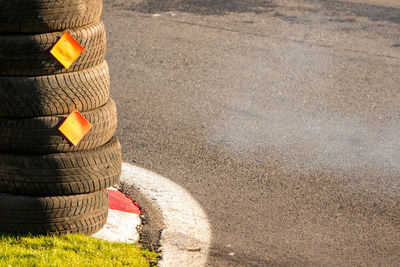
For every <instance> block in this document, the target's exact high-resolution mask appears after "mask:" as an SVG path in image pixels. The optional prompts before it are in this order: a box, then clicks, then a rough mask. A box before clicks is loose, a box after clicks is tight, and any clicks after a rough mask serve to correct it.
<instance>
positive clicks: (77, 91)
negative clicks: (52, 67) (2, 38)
mask: <svg viewBox="0 0 400 267" xmlns="http://www.w3.org/2000/svg"><path fill="white" fill-rule="evenodd" d="M109 94H110V75H109V71H108V66H107V63H106V61H103V63H101V64H100V65H98V66H96V67H93V68H90V69H86V70H82V71H77V72H72V73H61V74H55V75H47V76H32V77H30V76H21V77H15V76H0V99H1V101H2V103H1V105H0V116H2V117H38V116H48V115H61V114H69V113H71V112H72V111H73V110H75V109H76V110H78V111H79V112H85V111H89V110H93V109H96V108H98V107H100V106H103V105H104V104H105V103H106V102H107V100H108V99H109Z"/></svg>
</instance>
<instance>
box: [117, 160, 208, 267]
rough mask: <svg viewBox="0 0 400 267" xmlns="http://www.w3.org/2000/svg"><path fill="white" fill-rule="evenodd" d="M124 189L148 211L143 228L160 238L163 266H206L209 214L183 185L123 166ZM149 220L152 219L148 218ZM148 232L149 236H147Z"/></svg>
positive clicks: (153, 236)
mask: <svg viewBox="0 0 400 267" xmlns="http://www.w3.org/2000/svg"><path fill="white" fill-rule="evenodd" d="M120 188H121V190H122V192H124V193H125V194H126V195H128V196H134V197H135V200H136V201H138V202H139V203H140V204H141V207H142V208H143V209H144V210H146V212H147V215H148V216H145V217H146V219H148V221H147V220H146V221H145V225H144V226H148V229H146V227H144V228H143V230H144V234H145V235H146V234H147V235H149V237H150V238H152V239H153V240H151V241H152V242H154V241H155V240H156V239H155V237H158V238H159V244H160V248H159V250H160V251H161V257H162V259H161V261H160V262H159V266H204V265H205V264H206V262H207V257H208V251H209V248H210V242H211V229H210V225H209V223H208V219H207V216H206V214H205V213H204V211H203V209H202V208H201V206H200V205H199V204H198V203H197V201H196V200H194V199H193V198H192V197H191V196H190V194H189V193H188V192H187V191H186V190H184V189H183V188H182V187H180V186H179V185H177V184H175V183H173V182H171V181H170V180H168V179H166V178H164V177H162V176H160V175H157V174H155V173H153V172H151V171H148V170H146V169H143V168H140V167H137V166H134V165H131V164H128V163H122V175H121V181H120ZM147 217H148V218H147ZM146 232H147V233H146Z"/></svg>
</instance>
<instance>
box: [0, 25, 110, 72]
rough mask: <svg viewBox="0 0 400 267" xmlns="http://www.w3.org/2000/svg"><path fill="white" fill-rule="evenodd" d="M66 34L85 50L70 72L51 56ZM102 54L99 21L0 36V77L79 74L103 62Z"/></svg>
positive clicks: (103, 46)
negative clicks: (75, 26)
mask: <svg viewBox="0 0 400 267" xmlns="http://www.w3.org/2000/svg"><path fill="white" fill-rule="evenodd" d="M65 32H69V33H70V34H71V35H72V36H73V37H74V38H75V39H76V40H77V41H78V42H79V43H80V44H81V45H82V46H83V47H84V51H83V52H82V54H81V55H80V56H79V57H78V58H77V59H76V60H75V62H74V63H73V64H72V66H71V67H70V68H69V69H66V68H64V66H63V65H61V63H60V62H58V61H57V59H56V58H55V57H54V56H53V55H52V54H50V50H51V49H52V48H53V46H54V45H55V44H56V42H57V41H58V39H59V38H60V37H61V36H62V35H63V34H64V33H65ZM105 52H106V34H105V29H104V24H103V23H102V22H99V23H95V24H90V25H87V26H84V27H81V28H74V29H69V30H65V31H59V32H51V33H42V34H1V35H0V75H10V76H37V75H51V74H57V73H66V72H74V71H80V70H84V69H88V68H91V67H94V66H96V65H99V64H100V63H102V62H103V61H104V56H105Z"/></svg>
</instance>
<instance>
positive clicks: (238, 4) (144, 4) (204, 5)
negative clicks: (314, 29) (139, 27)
mask: <svg viewBox="0 0 400 267" xmlns="http://www.w3.org/2000/svg"><path fill="white" fill-rule="evenodd" d="M105 2H109V3H111V4H112V5H114V6H123V7H124V8H127V9H130V10H134V11H138V12H143V13H158V12H168V11H182V12H189V13H194V14H199V15H224V14H226V13H230V12H234V13H243V12H254V13H264V12H270V11H272V10H273V8H274V7H275V5H274V4H273V1H272V0H247V1H243V0H201V1H199V0H134V1H130V3H126V1H121V0H106V1H105ZM124 2H125V3H124Z"/></svg>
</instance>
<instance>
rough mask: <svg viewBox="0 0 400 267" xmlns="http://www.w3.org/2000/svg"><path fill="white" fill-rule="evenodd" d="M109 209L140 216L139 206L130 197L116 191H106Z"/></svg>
mask: <svg viewBox="0 0 400 267" xmlns="http://www.w3.org/2000/svg"><path fill="white" fill-rule="evenodd" d="M108 202H109V208H110V209H112V210H119V211H124V212H129V213H135V214H138V215H139V214H140V208H139V205H138V204H137V203H136V202H135V201H134V200H133V199H132V198H130V197H128V196H126V195H124V194H123V193H121V192H120V191H118V190H116V189H108Z"/></svg>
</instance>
